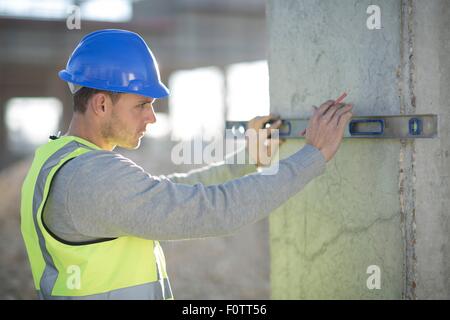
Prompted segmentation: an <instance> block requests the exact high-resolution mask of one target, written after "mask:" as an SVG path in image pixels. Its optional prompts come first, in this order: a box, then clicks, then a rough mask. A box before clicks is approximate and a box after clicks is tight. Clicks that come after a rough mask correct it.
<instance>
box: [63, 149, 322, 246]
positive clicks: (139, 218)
mask: <svg viewBox="0 0 450 320" xmlns="http://www.w3.org/2000/svg"><path fill="white" fill-rule="evenodd" d="M68 165H72V166H77V167H76V170H74V171H73V176H72V177H71V179H70V180H69V183H68V186H67V188H68V193H67V200H66V210H67V211H68V213H69V215H70V217H71V219H72V221H73V224H74V226H75V228H76V229H77V230H78V231H79V232H80V233H81V234H83V235H86V236H91V237H100V238H103V237H119V236H136V237H141V238H146V239H153V240H177V239H193V238H204V237H210V236H220V235H227V234H231V233H233V232H234V231H236V230H237V229H239V228H241V227H243V226H245V225H247V224H249V223H253V222H255V221H258V220H260V219H262V218H264V217H266V216H268V215H269V214H270V212H272V211H273V210H274V209H276V208H277V207H279V206H280V205H281V204H282V203H284V202H285V201H286V200H288V199H289V198H290V197H292V196H293V195H294V194H296V193H297V192H299V191H300V190H301V189H302V188H303V187H304V186H305V185H306V184H307V183H308V182H309V181H311V180H312V179H314V178H315V177H317V176H318V175H320V174H322V173H323V172H324V170H325V167H326V164H325V159H324V157H323V155H322V153H321V152H320V151H319V150H318V149H317V148H315V147H313V146H311V145H306V146H305V147H303V148H302V149H301V150H299V151H298V152H296V153H294V154H293V155H292V156H290V157H288V158H286V159H283V160H281V161H280V162H279V166H278V171H277V173H276V174H264V173H263V172H258V173H253V174H249V175H246V176H244V177H241V178H238V179H232V180H230V181H227V182H225V183H222V184H214V185H210V186H206V185H204V184H201V183H198V184H194V185H189V184H182V183H175V182H173V181H171V180H170V179H169V178H167V177H164V176H159V177H155V176H151V175H150V174H148V173H147V172H145V171H144V170H143V169H142V168H141V167H139V166H138V165H137V164H135V163H134V162H132V161H131V160H129V159H127V158H125V157H123V156H121V155H119V154H116V153H112V152H107V151H93V152H89V153H87V154H84V155H81V156H79V157H77V158H76V159H74V160H73V161H71V162H69V163H68Z"/></svg>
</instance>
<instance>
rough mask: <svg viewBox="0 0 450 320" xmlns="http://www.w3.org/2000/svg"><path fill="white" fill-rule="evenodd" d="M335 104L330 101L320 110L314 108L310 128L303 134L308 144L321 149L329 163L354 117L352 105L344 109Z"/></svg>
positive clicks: (345, 106) (347, 105)
mask: <svg viewBox="0 0 450 320" xmlns="http://www.w3.org/2000/svg"><path fill="white" fill-rule="evenodd" d="M333 104H334V101H333V100H328V101H327V102H325V103H324V104H322V105H321V106H320V107H319V108H317V107H314V108H315V110H314V114H313V116H312V118H311V119H310V120H309V124H308V128H306V129H305V131H303V132H302V133H301V135H304V136H305V138H306V143H307V144H310V145H313V146H314V147H316V148H317V149H319V150H320V151H321V152H322V154H323V156H324V157H325V160H326V161H327V162H328V161H329V160H331V158H333V156H334V155H335V154H336V152H337V150H338V149H339V146H340V144H341V142H342V138H343V136H344V131H345V128H346V126H347V124H348V122H349V121H350V119H351V117H352V116H353V114H352V112H351V110H352V108H353V106H352V105H351V104H346V105H344V106H343V107H340V105H333Z"/></svg>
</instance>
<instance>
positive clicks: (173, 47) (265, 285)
mask: <svg viewBox="0 0 450 320" xmlns="http://www.w3.org/2000/svg"><path fill="white" fill-rule="evenodd" d="M75 14H79V16H80V18H81V20H80V25H79V27H80V28H79V29H77V28H71V27H70V23H68V18H69V20H70V17H71V16H74V15H75ZM105 28H117V29H127V30H131V31H135V32H137V33H139V34H140V35H141V36H143V38H144V39H145V40H146V42H147V43H148V44H149V46H150V47H151V49H152V51H153V53H154V54H155V56H156V57H157V59H158V62H159V66H160V71H161V77H162V80H163V82H164V83H165V84H166V85H168V86H169V88H170V90H171V95H170V97H169V98H168V99H165V100H159V101H157V102H156V103H155V105H154V109H155V112H156V114H157V122H156V123H155V124H154V125H152V126H150V128H149V132H148V133H147V136H146V137H145V138H144V139H143V140H142V144H141V148H140V149H138V150H135V151H126V150H123V149H117V150H116V151H117V152H119V153H122V154H124V155H125V156H128V157H129V158H131V159H132V160H134V161H135V162H137V163H138V164H139V165H141V166H142V167H144V168H145V169H146V170H147V171H148V172H149V173H151V174H153V175H160V174H169V173H172V172H186V171H188V170H190V169H192V168H193V166H188V165H181V166H176V165H174V164H173V163H172V161H171V160H170V155H171V150H172V147H173V146H174V145H175V144H177V143H178V142H180V141H190V140H193V139H201V138H203V139H204V138H205V137H206V138H207V139H213V138H214V137H219V136H220V135H221V134H222V133H223V130H224V122H225V120H248V119H251V118H252V117H254V116H256V115H263V114H268V113H269V90H268V85H269V80H268V70H267V60H266V59H267V49H266V48H267V36H266V21H265V1H264V0H227V1H220V0H148V1H144V0H141V1H138V0H135V1H132V0H84V1H83V0H79V1H77V0H40V1H32V0H10V1H7V0H0V105H1V108H0V150H1V152H0V190H1V193H0V203H1V205H0V299H35V298H36V296H35V290H34V287H33V285H32V279H31V271H30V268H29V264H28V258H27V256H26V253H25V248H24V244H23V241H22V237H21V234H20V219H19V204H20V188H21V184H22V182H23V179H24V177H25V175H26V172H27V170H28V167H29V165H30V163H31V159H32V157H33V152H34V150H35V148H36V147H37V146H39V145H41V144H44V143H45V142H46V141H47V140H48V137H49V135H52V134H55V133H57V132H58V131H61V132H62V134H64V133H65V132H66V130H67V128H68V125H69V122H70V118H71V115H72V97H71V94H70V92H69V89H68V87H67V85H66V83H65V82H63V81H61V80H60V79H59V78H58V76H57V73H58V71H59V70H61V69H63V68H64V67H65V64H66V62H67V59H68V57H69V55H70V54H71V52H72V51H73V49H74V48H75V46H76V45H77V43H78V42H79V40H80V39H81V38H82V37H83V36H84V35H86V34H87V33H89V32H92V31H94V30H98V29H105ZM204 143H207V141H204ZM196 167H198V165H197V166H196ZM162 246H163V248H164V250H165V254H166V260H167V263H168V272H169V276H170V277H171V282H172V288H173V291H174V296H175V298H176V299H231V298H233V299H267V298H270V285H269V277H270V270H269V269H270V260H269V240H268V223H267V220H263V221H261V222H259V223H257V224H255V225H252V226H248V227H246V228H244V229H242V230H241V231H239V232H238V233H237V234H235V235H233V236H229V237H221V238H210V239H199V240H190V241H169V242H163V243H162Z"/></svg>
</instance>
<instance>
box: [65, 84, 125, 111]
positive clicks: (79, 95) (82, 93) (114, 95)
mask: <svg viewBox="0 0 450 320" xmlns="http://www.w3.org/2000/svg"><path fill="white" fill-rule="evenodd" d="M96 93H105V94H107V95H108V96H109V97H110V98H111V101H112V103H113V104H115V103H116V102H117V101H118V100H119V98H120V95H121V93H120V92H112V91H106V90H98V89H93V88H88V87H82V88H81V89H80V90H78V91H77V92H75V94H74V95H73V111H75V112H80V113H85V112H86V106H87V103H88V101H89V99H90V98H91V97H92V96H93V95H94V94H96Z"/></svg>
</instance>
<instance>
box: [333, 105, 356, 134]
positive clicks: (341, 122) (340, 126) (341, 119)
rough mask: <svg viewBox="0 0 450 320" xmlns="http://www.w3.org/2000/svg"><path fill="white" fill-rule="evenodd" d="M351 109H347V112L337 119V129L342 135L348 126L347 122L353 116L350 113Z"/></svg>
mask: <svg viewBox="0 0 450 320" xmlns="http://www.w3.org/2000/svg"><path fill="white" fill-rule="evenodd" d="M350 110H351V107H350V108H349V110H348V111H347V112H344V113H343V114H342V115H341V116H340V117H339V122H338V124H337V127H338V129H339V132H341V133H344V130H345V128H346V126H347V124H348V122H349V121H350V119H351V118H352V116H353V113H352V112H351V111H350Z"/></svg>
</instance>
